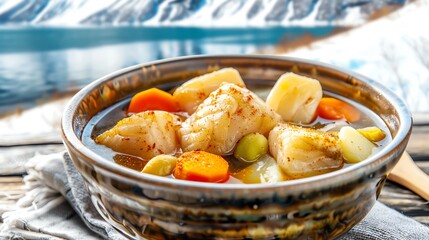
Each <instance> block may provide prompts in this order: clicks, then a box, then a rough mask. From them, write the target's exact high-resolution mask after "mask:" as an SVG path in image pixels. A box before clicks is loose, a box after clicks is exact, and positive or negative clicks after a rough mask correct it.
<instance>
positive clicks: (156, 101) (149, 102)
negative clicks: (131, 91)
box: [128, 88, 179, 113]
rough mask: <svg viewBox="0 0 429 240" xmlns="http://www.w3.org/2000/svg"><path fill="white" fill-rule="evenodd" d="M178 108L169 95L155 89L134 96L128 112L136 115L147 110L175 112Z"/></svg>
mask: <svg viewBox="0 0 429 240" xmlns="http://www.w3.org/2000/svg"><path fill="white" fill-rule="evenodd" d="M178 106H179V105H178V104H177V102H176V100H175V99H174V97H173V96H172V95H171V94H169V93H168V92H164V91H162V90H160V89H157V88H151V89H147V90H144V91H142V92H139V93H137V94H136V95H134V97H133V98H132V99H131V102H130V105H129V106H128V112H129V113H138V112H144V111H147V110H163V111H166V112H177V111H178V110H179V107H178Z"/></svg>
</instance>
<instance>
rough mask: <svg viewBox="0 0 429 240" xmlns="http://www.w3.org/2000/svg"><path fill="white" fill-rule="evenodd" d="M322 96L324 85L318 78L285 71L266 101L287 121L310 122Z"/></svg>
mask: <svg viewBox="0 0 429 240" xmlns="http://www.w3.org/2000/svg"><path fill="white" fill-rule="evenodd" d="M322 96H323V91H322V86H321V85H320V82H319V81H318V80H316V79H313V78H309V77H305V76H301V75H298V74H295V73H285V74H283V75H282V76H280V78H279V79H278V80H277V82H276V84H274V87H273V88H272V89H271V91H270V93H269V94H268V97H267V101H266V102H267V105H268V106H270V107H271V108H272V109H274V111H276V112H277V113H278V114H280V115H281V116H282V118H283V120H285V121H288V122H294V123H309V122H311V121H313V120H314V118H315V116H316V110H317V106H318V105H319V102H320V100H321V99H322Z"/></svg>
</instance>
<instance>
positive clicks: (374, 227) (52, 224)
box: [0, 152, 429, 240]
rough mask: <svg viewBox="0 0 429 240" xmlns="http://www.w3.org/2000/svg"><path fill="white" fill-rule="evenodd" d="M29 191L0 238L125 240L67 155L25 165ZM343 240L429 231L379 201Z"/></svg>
mask: <svg viewBox="0 0 429 240" xmlns="http://www.w3.org/2000/svg"><path fill="white" fill-rule="evenodd" d="M26 169H27V173H28V175H27V176H26V177H25V178H24V181H25V186H26V188H27V189H28V191H27V192H26V194H25V196H23V197H22V198H21V199H20V200H19V201H18V203H17V208H16V209H15V210H13V211H10V212H6V213H4V214H3V216H2V218H3V221H4V224H3V225H2V226H1V228H0V239H1V238H2V237H3V238H6V239H118V240H119V239H125V238H124V237H123V236H122V235H120V234H119V233H118V232H117V231H116V230H115V229H114V228H113V227H111V226H110V225H109V224H108V223H107V222H105V221H104V220H103V219H102V217H101V216H100V215H99V214H98V212H97V211H96V210H95V207H94V206H93V205H92V203H91V200H90V195H89V193H88V191H87V188H86V187H85V185H84V183H83V179H82V177H81V176H80V174H79V173H78V171H77V170H76V168H75V167H74V165H73V163H72V161H71V159H70V157H69V156H68V154H67V153H64V152H62V153H57V154H49V155H36V156H35V157H33V158H32V159H30V160H29V161H28V163H27V164H26ZM342 239H377V240H379V239H380V240H383V239H429V227H427V226H425V225H423V224H421V223H419V222H417V221H415V220H413V219H411V218H408V217H406V216H404V215H402V214H400V213H399V212H397V211H395V210H393V209H391V208H389V207H387V206H385V205H383V204H382V203H379V202H377V203H376V204H375V206H374V207H373V209H372V210H371V211H370V212H369V214H368V215H367V216H366V217H365V218H364V219H363V220H362V221H361V222H360V223H359V224H357V225H356V226H355V227H354V228H352V229H351V230H350V231H349V232H348V233H347V234H346V235H344V236H343V238H342Z"/></svg>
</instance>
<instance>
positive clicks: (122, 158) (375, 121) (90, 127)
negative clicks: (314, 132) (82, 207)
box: [82, 81, 392, 183]
mask: <svg viewBox="0 0 429 240" xmlns="http://www.w3.org/2000/svg"><path fill="white" fill-rule="evenodd" d="M272 83H273V82H268V83H267V81H260V82H258V81H251V82H246V85H247V86H246V87H247V88H248V89H249V90H250V91H252V92H254V93H255V94H256V95H258V96H259V97H261V98H262V99H263V100H265V99H266V97H267V95H268V93H269V92H270V90H271V88H272V86H273V85H272ZM173 90H174V89H173ZM173 90H171V89H170V91H173ZM323 97H334V98H337V99H340V100H342V101H345V102H346V103H348V104H350V105H352V106H354V107H356V108H357V109H358V110H360V111H361V113H362V116H361V119H360V120H359V121H356V122H353V123H349V125H350V126H352V127H353V128H355V129H358V128H364V127H368V126H376V127H378V128H380V129H381V130H382V131H383V132H384V133H385V134H386V137H385V138H384V139H383V140H381V141H379V142H377V144H376V145H377V146H376V147H375V148H374V150H373V154H374V153H376V152H378V151H380V150H381V149H382V148H383V146H385V145H387V144H388V143H389V142H390V141H391V140H392V136H391V134H390V132H389V130H388V128H387V126H386V125H385V124H384V122H383V121H382V120H381V118H380V117H378V116H377V115H376V114H375V113H374V112H372V111H371V110H369V109H368V108H366V107H365V106H363V105H361V104H358V103H356V102H352V101H350V100H348V99H346V98H344V97H341V96H339V95H336V94H333V93H329V92H326V91H324V93H323ZM130 99H131V98H129V99H126V100H123V101H121V102H119V103H116V104H115V105H113V106H111V107H109V108H107V109H105V110H103V111H101V112H100V113H98V114H97V115H95V116H94V117H93V118H92V119H91V120H90V121H89V123H88V124H87V126H86V127H85V128H84V131H83V134H82V142H83V143H84V144H85V145H86V146H88V147H89V148H90V149H92V150H93V151H94V152H96V153H97V154H98V155H101V156H102V157H103V158H105V159H108V160H111V161H113V162H115V163H117V164H119V165H122V166H124V167H127V168H130V169H133V170H136V171H141V170H142V169H143V167H144V166H145V164H146V163H147V162H148V160H145V159H142V158H140V157H138V156H132V155H127V154H124V153H118V152H115V151H113V150H112V149H110V148H108V147H106V146H104V145H102V144H97V143H96V142H95V141H94V139H95V138H96V137H97V136H98V135H100V134H101V133H103V132H105V131H106V130H108V129H110V128H112V127H113V126H115V124H116V123H117V122H118V121H119V120H121V119H123V118H125V117H127V111H126V109H127V107H128V104H129V102H130ZM333 124H334V125H333ZM335 124H337V125H338V126H341V121H334V120H327V119H323V118H320V117H317V118H316V119H315V120H314V121H313V122H311V123H310V124H304V125H303V124H301V125H300V126H304V127H312V128H316V129H320V128H326V127H333V128H335V127H336V126H335ZM338 130H339V129H338ZM223 157H224V158H225V159H226V160H227V161H228V162H229V165H230V170H229V172H230V174H231V176H230V178H229V180H228V181H227V183H241V181H240V180H239V179H237V178H235V177H233V176H235V174H236V173H237V172H239V171H241V170H242V169H244V168H246V167H248V166H249V165H251V163H245V162H243V161H240V160H238V159H236V158H235V157H234V156H233V155H228V156H223ZM349 165H351V164H347V163H344V164H343V166H341V168H342V167H347V166H349ZM169 177H173V176H169ZM287 179H293V178H291V177H287ZM287 179H286V180H287Z"/></svg>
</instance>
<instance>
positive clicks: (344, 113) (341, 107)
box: [317, 97, 361, 122]
mask: <svg viewBox="0 0 429 240" xmlns="http://www.w3.org/2000/svg"><path fill="white" fill-rule="evenodd" d="M317 114H318V115H319V116H320V117H322V118H325V119H330V120H340V119H344V120H347V121H349V122H356V121H358V120H359V119H360V117H361V112H360V111H359V110H358V109H357V108H355V107H353V106H352V105H350V104H348V103H346V102H344V101H341V100H339V99H336V98H329V97H324V98H322V99H321V100H320V103H319V106H318V107H317Z"/></svg>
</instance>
